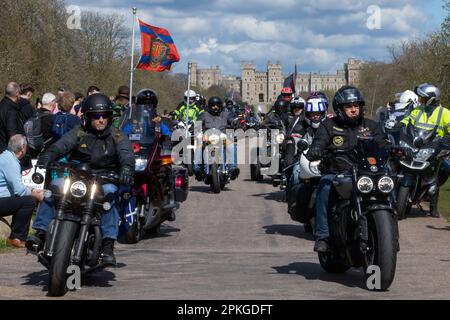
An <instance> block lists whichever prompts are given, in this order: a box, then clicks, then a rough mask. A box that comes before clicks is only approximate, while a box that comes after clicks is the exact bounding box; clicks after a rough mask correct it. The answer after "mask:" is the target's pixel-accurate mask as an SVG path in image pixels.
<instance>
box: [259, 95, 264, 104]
mask: <svg viewBox="0 0 450 320" xmlns="http://www.w3.org/2000/svg"><path fill="white" fill-rule="evenodd" d="M259 102H264V94H263V93H260V94H259Z"/></svg>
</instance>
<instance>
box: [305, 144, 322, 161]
mask: <svg viewBox="0 0 450 320" xmlns="http://www.w3.org/2000/svg"><path fill="white" fill-rule="evenodd" d="M322 156H323V152H322V149H320V148H319V147H311V148H309V151H308V153H307V154H306V158H307V159H308V160H309V161H317V160H321V159H322Z"/></svg>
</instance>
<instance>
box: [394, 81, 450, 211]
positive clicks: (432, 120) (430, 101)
mask: <svg viewBox="0 0 450 320" xmlns="http://www.w3.org/2000/svg"><path fill="white" fill-rule="evenodd" d="M414 92H415V93H416V94H417V95H418V96H419V105H418V106H416V107H415V108H414V109H413V110H412V111H411V113H410V114H409V116H407V117H405V118H404V119H403V120H402V121H401V123H402V124H403V125H405V126H408V125H410V124H411V125H412V126H414V127H417V128H420V129H425V130H432V129H434V128H435V127H436V126H437V132H436V133H437V135H438V136H439V137H442V138H444V139H442V141H441V147H442V149H450V134H449V133H450V110H448V109H447V108H444V107H443V106H442V105H441V104H440V95H441V94H440V90H439V88H438V87H436V86H435V85H433V84H429V83H423V84H421V85H419V86H417V87H416V88H415V90H414ZM449 176H450V162H449V161H448V160H445V161H444V162H443V165H442V166H441V168H440V170H439V186H441V185H443V184H444V183H445V182H446V181H447V179H448V177H449ZM438 194H439V193H436V197H432V199H431V205H430V207H431V215H432V216H433V217H438V216H439V210H438V206H437V201H438Z"/></svg>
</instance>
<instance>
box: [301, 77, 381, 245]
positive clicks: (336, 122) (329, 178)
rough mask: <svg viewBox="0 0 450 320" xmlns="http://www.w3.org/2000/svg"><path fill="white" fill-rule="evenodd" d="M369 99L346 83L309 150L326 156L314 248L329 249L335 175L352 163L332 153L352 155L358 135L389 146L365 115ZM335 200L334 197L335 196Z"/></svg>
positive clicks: (313, 155) (312, 157)
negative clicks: (329, 216) (365, 98)
mask: <svg viewBox="0 0 450 320" xmlns="http://www.w3.org/2000/svg"><path fill="white" fill-rule="evenodd" d="M364 106H365V100H364V97H363V95H362V93H361V92H360V91H359V90H358V89H357V88H355V87H352V86H343V87H342V88H340V89H339V90H338V91H337V92H336V95H335V97H334V100H333V109H334V112H335V114H336V116H335V117H334V118H327V119H326V120H325V121H324V122H323V123H322V125H321V126H320V127H319V129H318V131H317V133H316V135H315V136H314V140H313V143H312V145H311V147H310V148H309V151H308V153H307V155H306V156H307V158H308V159H309V160H310V161H317V160H322V165H321V172H322V174H323V176H322V178H321V180H320V183H319V187H318V192H317V198H316V226H315V230H316V232H315V234H316V243H315V246H314V251H317V252H326V251H327V250H328V239H329V236H330V234H329V229H328V208H329V201H330V196H331V195H332V192H331V190H332V186H333V181H334V178H335V177H336V175H337V174H339V173H345V172H348V171H349V170H350V169H351V167H350V166H349V164H347V163H346V162H342V161H336V159H334V158H331V157H324V156H326V155H330V156H333V154H334V153H336V152H339V154H340V155H342V156H343V157H346V158H348V160H349V161H352V159H351V158H349V157H348V154H349V153H350V151H352V150H353V149H354V148H355V147H356V146H357V143H358V137H372V138H373V139H374V142H376V143H377V144H378V146H379V147H385V146H386V145H387V144H388V142H387V141H386V140H384V139H383V136H382V135H381V133H380V132H379V128H378V126H377V124H376V123H375V122H374V121H372V120H369V119H365V118H364ZM331 201H332V200H331Z"/></svg>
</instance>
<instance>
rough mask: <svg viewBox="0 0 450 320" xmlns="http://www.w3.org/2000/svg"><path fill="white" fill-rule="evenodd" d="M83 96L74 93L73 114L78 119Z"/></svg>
mask: <svg viewBox="0 0 450 320" xmlns="http://www.w3.org/2000/svg"><path fill="white" fill-rule="evenodd" d="M83 100H84V96H83V94H82V93H79V92H75V103H74V104H73V112H74V114H75V115H77V116H78V117H80V111H81V107H82V106H83Z"/></svg>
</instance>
